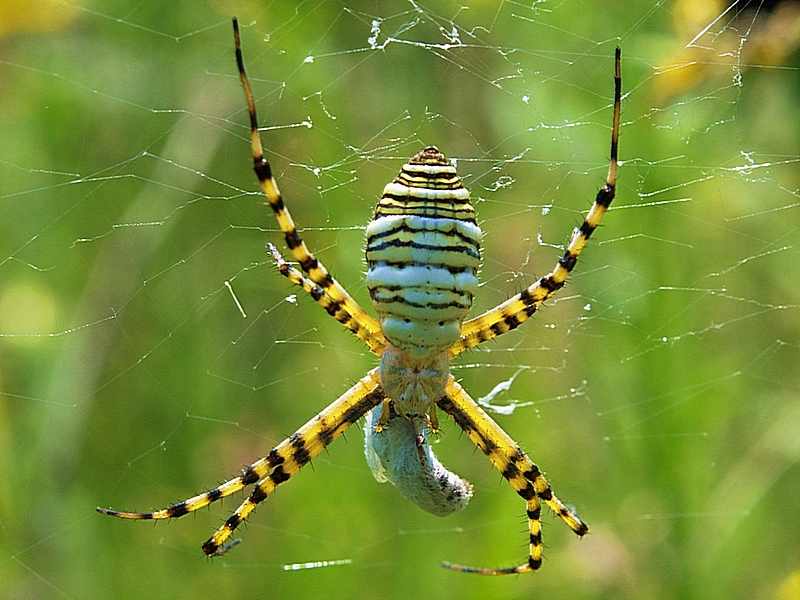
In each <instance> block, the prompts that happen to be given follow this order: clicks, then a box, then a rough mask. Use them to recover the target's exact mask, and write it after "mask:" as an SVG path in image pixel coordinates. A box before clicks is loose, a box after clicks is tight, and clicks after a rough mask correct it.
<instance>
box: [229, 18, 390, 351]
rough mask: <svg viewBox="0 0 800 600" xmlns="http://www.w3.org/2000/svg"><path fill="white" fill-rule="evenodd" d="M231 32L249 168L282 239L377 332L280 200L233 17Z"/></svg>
mask: <svg viewBox="0 0 800 600" xmlns="http://www.w3.org/2000/svg"><path fill="white" fill-rule="evenodd" d="M233 33H234V39H235V42H236V64H237V66H238V68H239V77H240V79H241V80H242V86H243V87H244V95H245V98H246V99H247V110H248V112H249V114H250V141H251V144H252V147H253V169H254V170H255V172H256V176H257V177H258V181H259V183H260V184H261V189H262V190H263V192H264V196H266V198H267V200H268V201H269V205H270V206H271V207H272V210H273V211H274V212H275V216H276V217H277V219H278V224H279V225H280V228H281V231H282V232H283V235H284V237H285V239H286V245H287V246H288V247H289V250H291V252H292V254H293V255H294V257H295V259H296V260H297V262H299V263H300V267H301V268H302V269H303V271H305V272H306V273H308V276H309V278H310V279H311V281H313V282H314V283H315V284H317V285H318V286H319V287H320V288H322V290H323V291H324V292H325V293H326V294H327V295H328V296H329V297H330V298H331V300H333V301H335V302H337V303H339V304H340V305H341V306H342V307H343V308H344V309H345V310H346V311H347V312H348V313H349V314H350V315H352V316H353V318H354V319H356V320H357V321H358V322H359V323H360V324H361V326H362V327H363V328H365V329H366V330H367V331H369V332H370V333H371V334H372V335H374V336H378V335H380V325H379V324H378V322H377V321H376V320H375V319H374V318H373V317H372V316H370V315H369V314H368V313H367V312H365V311H364V309H363V308H361V306H359V304H358V302H356V301H355V300H354V299H353V298H352V297H351V296H350V294H348V293H347V290H345V289H344V288H343V287H342V286H341V284H339V282H337V281H336V280H335V279H334V278H333V277H331V275H330V273H328V270H327V269H326V268H325V267H324V266H323V265H322V263H321V262H319V260H317V258H316V257H315V256H314V255H313V254H311V252H309V250H308V247H307V246H306V244H305V242H304V241H303V239H302V238H301V237H300V234H299V233H298V231H297V227H296V226H295V224H294V220H293V219H292V215H291V214H290V213H289V209H288V208H286V206H285V205H284V203H283V199H282V198H281V193H280V191H279V190H278V184H277V182H276V181H275V178H274V177H273V176H272V169H271V168H270V166H269V161H267V159H266V158H265V157H264V150H263V148H262V147H261V136H260V135H259V133H258V118H257V117H256V105H255V102H254V101H253V93H252V91H251V89H250V82H249V81H248V80H247V74H246V73H245V71H244V61H243V60H242V46H241V40H240V38H239V23H238V22H237V20H236V18H235V17H234V19H233Z"/></svg>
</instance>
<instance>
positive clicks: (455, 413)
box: [437, 376, 589, 575]
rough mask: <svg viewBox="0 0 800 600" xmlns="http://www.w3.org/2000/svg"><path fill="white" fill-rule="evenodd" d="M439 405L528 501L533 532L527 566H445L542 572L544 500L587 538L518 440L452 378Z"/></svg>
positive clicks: (485, 571) (582, 526) (499, 571)
mask: <svg viewBox="0 0 800 600" xmlns="http://www.w3.org/2000/svg"><path fill="white" fill-rule="evenodd" d="M437 404H438V405H439V408H441V409H442V410H443V411H445V412H446V413H447V414H448V415H450V416H451V417H452V418H453V420H454V421H455V422H456V423H457V424H458V425H459V427H461V429H463V430H464V432H465V433H466V434H467V436H469V439H471V440H472V441H473V442H474V443H475V445H476V446H478V447H479V448H480V449H481V450H483V452H484V454H486V456H488V457H489V460H490V461H491V463H492V464H493V465H494V466H495V468H496V469H497V470H498V471H500V473H502V475H503V477H505V479H506V480H507V481H508V482H509V483H510V484H511V485H512V486H513V488H514V489H515V490H516V492H517V493H518V494H519V495H520V496H522V498H523V499H524V500H525V502H526V503H527V515H528V524H529V531H530V553H529V556H528V562H527V564H523V565H520V566H518V567H510V568H506V569H481V568H475V567H464V566H461V565H454V564H452V563H442V566H444V567H447V568H449V569H453V570H455V571H463V572H466V573H479V574H482V575H506V574H513V573H525V572H528V571H533V570H535V569H538V568H539V567H540V566H541V564H542V525H541V522H540V520H539V519H540V513H541V506H540V504H539V500H540V499H541V500H543V501H544V502H545V504H547V505H548V506H549V507H550V508H551V509H552V510H553V512H555V513H556V514H557V515H558V516H559V517H561V519H562V520H563V521H564V522H565V523H566V524H567V525H568V526H569V528H570V529H572V531H574V532H575V533H577V534H578V535H579V536H584V535H586V533H587V532H588V531H589V527H588V525H586V524H585V523H584V522H583V521H581V520H580V518H579V517H578V515H576V514H575V513H574V512H572V511H571V510H569V509H568V508H567V507H566V506H564V504H563V503H562V502H561V501H560V500H559V499H558V498H556V496H555V494H553V491H552V489H551V488H550V484H549V483H547V480H546V479H545V478H544V476H543V475H542V474H541V472H540V471H539V468H538V467H537V466H536V465H535V464H534V463H533V462H532V461H531V459H530V458H528V456H527V455H526V454H525V453H524V452H523V451H522V450H521V449H520V447H519V446H518V445H517V444H516V443H515V442H514V440H512V439H511V437H509V435H508V434H507V433H506V432H505V431H503V430H502V429H501V428H500V426H499V425H498V424H497V423H495V422H494V421H493V420H492V418H491V417H489V415H487V414H486V413H485V412H484V411H483V410H482V409H481V408H480V406H478V405H477V404H476V403H475V401H474V400H473V399H472V398H470V396H469V394H467V392H466V391H464V388H462V387H461V386H460V385H459V384H458V383H456V381H455V379H454V378H453V377H452V376H451V377H450V379H449V381H448V384H447V388H446V389H445V393H444V396H442V398H440V399H439V400H438V401H437Z"/></svg>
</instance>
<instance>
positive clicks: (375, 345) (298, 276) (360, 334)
mask: <svg viewBox="0 0 800 600" xmlns="http://www.w3.org/2000/svg"><path fill="white" fill-rule="evenodd" d="M267 251H268V252H269V253H270V254H271V255H272V259H273V260H274V261H275V264H276V265H277V267H278V271H280V274H281V275H283V276H284V277H286V278H287V279H288V280H289V281H291V282H292V283H294V284H295V285H299V286H300V287H301V288H303V289H304V290H305V291H306V292H308V294H309V295H310V296H311V297H312V298H313V299H314V300H315V301H316V303H317V304H319V305H320V306H321V307H322V308H324V309H325V311H326V312H327V313H328V314H329V315H330V316H332V317H333V318H334V319H336V320H337V321H339V323H341V324H342V325H344V326H345V327H346V328H347V329H349V330H350V331H352V332H353V333H354V334H355V335H356V337H357V338H358V339H360V340H361V341H362V342H364V343H365V344H366V345H367V346H368V347H369V349H370V350H371V351H372V352H374V353H375V354H377V355H378V356H380V355H381V353H382V352H383V347H384V346H385V345H386V339H385V338H384V337H383V335H382V334H381V333H380V332H378V333H377V334H376V333H373V332H372V331H370V330H369V329H367V327H365V326H364V324H362V323H361V322H360V321H359V320H358V319H356V318H355V317H354V316H353V315H352V314H350V312H349V311H348V310H347V308H346V307H345V306H344V305H342V304H340V303H339V302H337V301H336V300H333V299H332V298H331V297H330V296H328V295H327V294H326V293H325V290H323V289H322V288H321V287H319V286H318V285H317V284H316V283H314V282H313V281H311V280H310V279H309V278H307V277H304V276H303V274H302V273H301V272H300V271H298V270H297V269H295V268H294V267H293V266H292V265H290V264H289V263H287V262H286V260H285V259H284V258H283V256H282V255H281V253H280V252H279V251H278V249H277V248H276V247H275V246H274V245H272V244H267Z"/></svg>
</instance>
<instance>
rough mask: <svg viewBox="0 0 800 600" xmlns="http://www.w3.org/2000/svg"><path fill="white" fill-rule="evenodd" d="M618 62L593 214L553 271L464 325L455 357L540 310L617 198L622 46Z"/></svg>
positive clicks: (617, 57)
mask: <svg viewBox="0 0 800 600" xmlns="http://www.w3.org/2000/svg"><path fill="white" fill-rule="evenodd" d="M614 64H615V66H614V122H613V125H612V128H611V160H610V162H609V165H608V176H607V177H606V184H605V185H604V186H603V187H602V188H601V189H600V191H599V192H597V197H596V198H595V201H594V204H593V205H592V208H591V209H590V210H589V214H588V215H586V219H584V221H583V224H582V225H581V226H580V227H578V228H577V229H576V230H575V232H574V233H573V234H572V240H571V241H570V243H569V246H568V247H567V251H566V252H565V253H564V256H562V257H561V259H560V260H559V261H558V264H557V265H556V268H555V269H553V272H552V273H550V274H548V275H545V276H544V277H542V278H541V279H540V280H539V281H537V282H536V283H534V284H533V285H531V286H530V287H528V288H527V289H526V290H524V291H522V292H521V293H519V294H517V295H516V296H514V297H512V298H509V299H508V300H506V301H505V302H503V303H502V304H500V305H498V306H496V307H495V308H493V309H491V310H489V311H487V312H485V313H483V314H482V315H479V316H477V317H475V318H474V319H470V320H469V321H466V322H465V323H464V324H463V325H462V327H461V339H460V340H459V341H457V342H456V343H454V344H453V345H452V346H450V348H449V350H448V351H449V353H450V357H451V358H452V357H454V356H456V355H458V354H461V353H462V352H463V351H464V350H468V349H469V348H473V347H475V346H477V345H478V344H481V343H482V342H485V341H487V340H490V339H492V338H495V337H497V336H498V335H502V334H503V333H506V332H507V331H511V330H512V329H515V328H516V327H518V326H519V325H520V324H521V323H523V322H524V321H526V320H527V319H528V318H529V317H530V316H531V315H532V314H533V313H534V312H536V310H537V309H538V308H539V306H541V304H542V303H543V302H544V301H545V300H547V299H548V298H549V297H550V296H552V295H553V294H554V293H555V292H557V291H558V290H559V289H561V288H562V287H563V285H564V282H565V281H566V279H567V277H568V276H569V274H570V273H571V272H572V269H573V268H574V267H575V263H576V262H577V261H578V256H579V255H580V253H581V251H582V250H583V248H584V246H585V245H586V242H587V241H588V240H589V237H590V236H591V235H592V232H594V230H595V229H596V228H597V226H598V225H599V224H600V219H602V218H603V215H604V214H605V213H606V210H608V206H609V205H610V204H611V201H612V200H613V199H614V194H615V190H616V185H617V146H618V140H619V111H620V102H621V96H622V78H621V74H620V49H619V47H617V50H616V55H615V61H614Z"/></svg>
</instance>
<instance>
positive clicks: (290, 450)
mask: <svg viewBox="0 0 800 600" xmlns="http://www.w3.org/2000/svg"><path fill="white" fill-rule="evenodd" d="M384 397H385V395H384V393H383V389H382V388H381V386H380V376H379V374H378V369H377V368H376V369H373V370H372V371H370V372H369V373H368V374H367V375H366V376H365V377H364V378H363V379H361V380H360V381H359V382H358V383H356V384H355V385H354V386H353V387H351V388H350V389H349V390H348V391H347V392H345V393H344V394H343V395H342V396H341V397H339V399H338V400H336V401H335V402H333V403H332V404H331V405H329V406H328V407H327V408H326V409H324V410H323V411H322V412H320V413H319V414H318V415H317V416H316V417H314V418H313V419H311V420H310V421H309V422H308V423H306V424H305V425H303V426H302V427H301V428H300V429H299V430H298V431H297V433H295V434H294V435H292V436H290V437H288V438H287V439H285V440H284V441H283V442H281V443H280V444H278V445H277V446H276V447H275V449H273V450H272V452H270V457H272V463H273V464H274V465H275V468H274V469H272V472H270V473H268V474H264V476H263V477H262V478H261V479H260V481H258V483H257V485H256V487H255V488H254V489H253V492H252V493H251V494H250V497H249V498H247V500H245V501H244V502H243V503H242V504H241V505H240V506H239V508H237V509H236V511H235V512H234V513H233V514H232V515H231V516H230V517H229V518H228V520H227V521H225V523H224V525H222V527H220V528H219V529H218V530H217V531H216V533H214V535H213V536H211V538H210V539H209V540H208V541H206V542H205V543H204V544H203V552H204V553H205V554H206V555H208V556H216V555H218V554H220V549H221V548H224V547H225V541H226V540H227V539H228V538H229V537H230V535H231V534H232V533H233V531H234V530H235V529H236V528H237V527H238V526H239V525H240V524H241V523H242V521H244V520H245V519H246V518H247V516H248V515H249V514H250V513H251V512H253V510H254V509H255V508H256V506H258V504H259V503H261V502H262V501H264V500H266V499H267V497H268V496H269V495H270V494H271V493H272V492H273V491H275V488H276V487H278V485H280V484H281V483H283V482H284V481H288V480H289V478H291V477H292V475H294V474H295V473H297V472H298V471H299V470H300V469H301V468H303V466H305V465H306V464H307V463H308V462H310V461H311V460H312V459H313V458H314V457H316V456H317V455H318V454H319V453H320V452H322V451H323V450H324V449H325V448H326V447H327V446H328V444H330V443H331V442H332V441H333V440H335V439H336V438H337V437H339V436H340V435H341V434H343V433H344V432H345V431H346V430H347V429H348V428H349V427H350V426H351V425H352V424H353V423H355V422H356V421H358V420H359V419H360V418H361V417H363V416H364V415H365V414H366V413H367V412H368V411H369V410H370V409H372V408H373V407H375V406H377V405H378V404H380V402H381V401H382V400H383V399H384Z"/></svg>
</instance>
